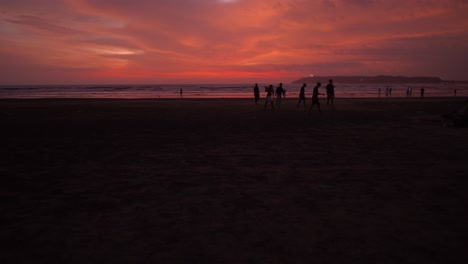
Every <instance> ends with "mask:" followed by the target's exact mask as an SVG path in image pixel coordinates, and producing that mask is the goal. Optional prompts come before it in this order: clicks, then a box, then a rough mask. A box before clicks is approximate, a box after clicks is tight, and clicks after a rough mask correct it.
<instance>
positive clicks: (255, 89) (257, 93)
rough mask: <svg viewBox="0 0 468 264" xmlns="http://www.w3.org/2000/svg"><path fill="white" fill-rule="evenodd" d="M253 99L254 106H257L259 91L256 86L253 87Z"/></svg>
mask: <svg viewBox="0 0 468 264" xmlns="http://www.w3.org/2000/svg"><path fill="white" fill-rule="evenodd" d="M254 97H255V104H257V103H258V100H260V89H259V88H258V84H255V86H254Z"/></svg>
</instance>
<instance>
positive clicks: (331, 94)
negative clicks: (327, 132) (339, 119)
mask: <svg viewBox="0 0 468 264" xmlns="http://www.w3.org/2000/svg"><path fill="white" fill-rule="evenodd" d="M314 89H315V88H314ZM334 101H335V86H334V85H333V80H332V79H330V80H328V85H327V108H329V107H330V105H331V109H332V110H335V104H334Z"/></svg>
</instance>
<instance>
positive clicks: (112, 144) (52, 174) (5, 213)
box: [0, 98, 468, 263]
mask: <svg viewBox="0 0 468 264" xmlns="http://www.w3.org/2000/svg"><path fill="white" fill-rule="evenodd" d="M463 100H464V99H462V98H460V99H455V98H453V99H443V98H427V99H423V100H421V99H416V98H414V99H392V100H390V101H388V102H386V101H385V100H384V99H338V100H337V101H336V106H337V111H336V112H334V113H332V112H327V111H326V110H325V108H326V107H325V105H324V100H323V99H322V100H321V101H322V108H324V109H323V110H325V111H324V113H323V114H322V115H320V114H319V113H318V112H317V111H316V110H315V111H314V112H313V113H312V115H311V116H310V117H309V116H308V115H307V112H306V111H304V110H303V109H302V108H296V103H297V100H296V98H294V99H289V98H288V99H286V100H285V101H283V107H282V109H280V110H275V111H272V110H265V109H264V108H263V102H264V101H263V99H262V101H261V104H259V105H258V106H255V105H254V104H253V99H252V100H246V99H239V100H235V99H217V100H208V99H206V100H205V99H198V100H127V101H126V100H63V99H61V100H0V120H1V124H2V125H1V161H0V162H1V166H0V174H1V178H0V190H1V218H2V221H1V222H2V224H1V229H0V232H1V233H0V235H1V242H2V250H1V251H2V252H1V254H0V262H1V263H15V262H16V263H174V262H175V263H467V262H466V261H467V256H468V253H467V251H466V246H467V241H468V224H467V219H468V218H467V201H468V190H467V187H468V184H467V183H468V180H467V177H468V176H467V175H468V173H467V168H468V129H467V128H454V127H441V119H440V115H441V114H443V113H446V112H448V111H450V110H452V109H453V108H456V107H458V106H460V105H462V104H463ZM307 103H310V99H308V101H307Z"/></svg>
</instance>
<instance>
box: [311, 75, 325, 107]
mask: <svg viewBox="0 0 468 264" xmlns="http://www.w3.org/2000/svg"><path fill="white" fill-rule="evenodd" d="M320 86H322V84H321V83H319V82H318V83H317V85H316V86H315V87H314V90H313V91H312V104H311V105H310V107H309V113H310V112H311V111H312V108H314V105H317V109H318V110H319V112H320V113H322V111H321V110H320V102H319V98H318V96H319V95H323V94H321V93H319V90H318V89H319V87H320Z"/></svg>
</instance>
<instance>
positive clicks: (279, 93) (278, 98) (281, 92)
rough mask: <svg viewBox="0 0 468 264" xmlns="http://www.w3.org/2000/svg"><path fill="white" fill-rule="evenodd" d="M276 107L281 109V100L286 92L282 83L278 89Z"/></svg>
mask: <svg viewBox="0 0 468 264" xmlns="http://www.w3.org/2000/svg"><path fill="white" fill-rule="evenodd" d="M275 94H276V106H278V107H281V98H282V97H283V94H284V90H283V84H282V83H280V84H279V86H278V87H276V92H275Z"/></svg>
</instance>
